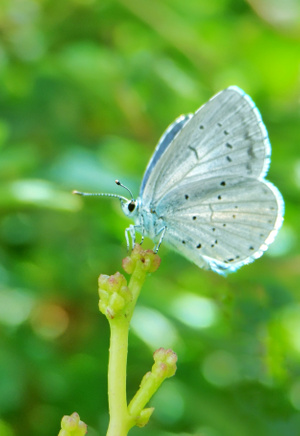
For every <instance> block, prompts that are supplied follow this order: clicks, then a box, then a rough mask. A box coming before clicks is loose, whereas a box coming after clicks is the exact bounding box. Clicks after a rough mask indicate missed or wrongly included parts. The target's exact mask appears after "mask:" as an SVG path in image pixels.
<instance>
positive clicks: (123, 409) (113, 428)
mask: <svg viewBox="0 0 300 436" xmlns="http://www.w3.org/2000/svg"><path fill="white" fill-rule="evenodd" d="M110 329H111V333H110V348H109V364H108V401H109V414H110V422H109V427H108V431H107V436H126V435H127V433H128V430H129V428H130V427H131V425H130V423H129V421H130V418H129V415H128V412H127V397H126V364H127V350H128V330H129V322H127V320H126V319H124V318H120V319H113V320H112V321H111V322H110Z"/></svg>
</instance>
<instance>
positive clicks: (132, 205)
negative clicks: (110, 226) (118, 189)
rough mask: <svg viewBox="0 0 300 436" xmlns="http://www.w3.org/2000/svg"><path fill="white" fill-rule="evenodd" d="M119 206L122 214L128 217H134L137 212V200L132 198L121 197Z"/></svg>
mask: <svg viewBox="0 0 300 436" xmlns="http://www.w3.org/2000/svg"><path fill="white" fill-rule="evenodd" d="M121 207H122V210H123V212H124V214H125V215H126V216H128V217H130V218H132V217H134V216H135V215H137V213H138V202H137V200H134V199H133V198H132V199H131V200H127V201H124V200H122V199H121Z"/></svg>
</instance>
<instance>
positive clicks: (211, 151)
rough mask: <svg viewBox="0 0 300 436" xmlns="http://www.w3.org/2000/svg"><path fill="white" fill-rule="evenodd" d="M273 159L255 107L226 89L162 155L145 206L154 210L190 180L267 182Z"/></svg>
mask: <svg viewBox="0 0 300 436" xmlns="http://www.w3.org/2000/svg"><path fill="white" fill-rule="evenodd" d="M269 158H270V145H269V141H268V138H267V132H266V129H265V127H264V124H263V123H262V120H261V116H260V114H259V112H258V110H257V109H256V107H255V105H254V103H253V102H252V100H251V99H250V98H249V97H248V96H246V95H245V94H244V93H243V92H242V91H241V90H239V88H235V87H231V88H228V89H226V90H224V91H221V92H220V93H219V94H217V95H216V96H215V97H214V98H212V99H211V100H210V101H209V102H208V103H206V104H205V105H204V106H202V107H201V108H200V109H199V110H198V111H197V112H196V113H195V114H194V116H193V117H192V118H191V119H190V120H189V121H188V122H187V123H186V124H185V125H184V127H183V128H182V129H181V131H180V132H179V133H178V135H177V136H176V137H175V139H174V140H173V141H172V143H171V144H170V145H169V146H168V147H167V149H166V150H165V151H164V153H163V154H162V156H161V157H160V159H159V161H158V162H157V164H156V166H155V167H154V169H153V171H152V172H151V174H150V176H149V178H148V182H147V184H146V186H145V188H144V192H143V201H144V204H145V205H146V204H147V203H148V204H149V203H150V202H151V204H155V202H156V201H158V200H159V199H161V198H163V196H164V195H165V194H166V193H167V192H169V191H170V190H171V189H172V188H173V186H177V185H178V184H180V183H182V182H183V183H184V182H185V181H186V180H188V179H189V178H192V179H193V178H194V179H195V178H196V180H201V179H206V178H207V177H214V176H218V175H223V176H226V175H234V174H235V175H247V176H248V177H251V178H258V177H263V176H264V174H265V172H266V171H267V168H268V165H269ZM179 164H180V171H179Z"/></svg>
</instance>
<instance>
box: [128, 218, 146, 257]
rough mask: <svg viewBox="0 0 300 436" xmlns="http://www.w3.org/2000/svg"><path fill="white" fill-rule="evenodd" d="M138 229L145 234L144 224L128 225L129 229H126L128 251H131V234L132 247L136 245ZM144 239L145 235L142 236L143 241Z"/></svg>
mask: <svg viewBox="0 0 300 436" xmlns="http://www.w3.org/2000/svg"><path fill="white" fill-rule="evenodd" d="M137 231H138V232H141V233H142V235H143V233H144V226H134V225H133V224H130V226H129V227H127V229H125V239H126V245H127V251H129V249H130V240H129V235H130V238H131V247H132V248H133V247H134V246H135V235H136V232H137ZM143 239H144V235H143V236H142V241H143Z"/></svg>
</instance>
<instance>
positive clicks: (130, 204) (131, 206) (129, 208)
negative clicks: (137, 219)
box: [128, 201, 135, 212]
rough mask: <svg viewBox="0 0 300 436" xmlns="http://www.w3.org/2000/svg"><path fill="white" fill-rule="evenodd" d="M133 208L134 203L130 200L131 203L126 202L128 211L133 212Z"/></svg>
mask: <svg viewBox="0 0 300 436" xmlns="http://www.w3.org/2000/svg"><path fill="white" fill-rule="evenodd" d="M134 209H135V203H134V202H133V201H132V202H131V203H129V204H128V210H129V212H133V211H134Z"/></svg>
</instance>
